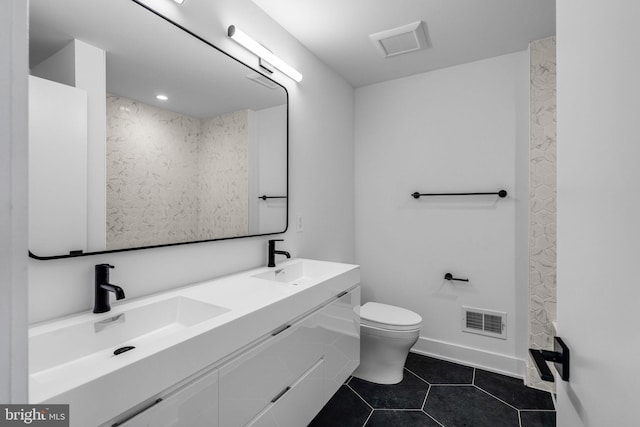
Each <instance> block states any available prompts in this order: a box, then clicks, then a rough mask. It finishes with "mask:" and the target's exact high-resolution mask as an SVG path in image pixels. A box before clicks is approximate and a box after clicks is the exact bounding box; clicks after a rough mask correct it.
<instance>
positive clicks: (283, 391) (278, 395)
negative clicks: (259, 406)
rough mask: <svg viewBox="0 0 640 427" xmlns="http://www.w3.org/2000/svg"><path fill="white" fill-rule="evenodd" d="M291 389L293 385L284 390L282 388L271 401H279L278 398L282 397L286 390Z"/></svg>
mask: <svg viewBox="0 0 640 427" xmlns="http://www.w3.org/2000/svg"><path fill="white" fill-rule="evenodd" d="M289 390H291V387H289V386H287V387H286V388H285V389H284V390H282V391H281V392H280V393H278V394H277V395H276V397H274V398H273V399H271V403H276V401H277V400H278V399H280V398H281V397H282V396H284V394H285V393H286V392H288V391H289Z"/></svg>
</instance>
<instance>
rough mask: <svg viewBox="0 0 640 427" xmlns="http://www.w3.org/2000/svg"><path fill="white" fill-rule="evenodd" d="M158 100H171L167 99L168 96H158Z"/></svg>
mask: <svg viewBox="0 0 640 427" xmlns="http://www.w3.org/2000/svg"><path fill="white" fill-rule="evenodd" d="M156 99H159V100H160V101H166V100H167V99H169V98H168V97H167V95H156Z"/></svg>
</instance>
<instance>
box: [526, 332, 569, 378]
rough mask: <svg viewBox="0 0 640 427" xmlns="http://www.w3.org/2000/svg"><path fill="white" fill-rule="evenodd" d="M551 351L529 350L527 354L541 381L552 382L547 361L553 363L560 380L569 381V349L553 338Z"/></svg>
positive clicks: (560, 339) (557, 338) (558, 338)
mask: <svg viewBox="0 0 640 427" xmlns="http://www.w3.org/2000/svg"><path fill="white" fill-rule="evenodd" d="M553 350H554V351H550V350H537V349H533V348H530V349H529V353H530V354H531V357H532V358H533V361H534V363H535V365H536V369H537V370H538V374H540V378H541V379H542V380H543V381H550V382H554V377H553V374H552V373H551V369H549V365H547V361H550V362H553V363H554V365H555V367H556V370H557V371H558V374H560V378H562V379H563V380H564V381H569V347H567V345H566V344H565V342H564V341H563V340H562V338H560V337H553Z"/></svg>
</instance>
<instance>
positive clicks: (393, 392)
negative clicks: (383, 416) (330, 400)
mask: <svg viewBox="0 0 640 427" xmlns="http://www.w3.org/2000/svg"><path fill="white" fill-rule="evenodd" d="M349 387H351V388H352V389H354V390H355V391H356V392H357V393H358V394H359V395H360V396H362V398H363V399H364V400H366V401H367V403H368V404H369V405H371V406H372V407H373V408H380V409H420V408H421V407H422V404H423V402H424V397H425V395H426V394H427V390H429V384H427V383H425V382H424V381H422V380H421V379H420V378H418V377H416V376H415V375H413V374H412V373H411V372H408V371H407V370H405V371H404V378H403V379H402V381H401V382H399V383H398V384H376V383H372V382H369V381H365V380H361V379H360V378H355V377H354V378H352V379H351V381H349Z"/></svg>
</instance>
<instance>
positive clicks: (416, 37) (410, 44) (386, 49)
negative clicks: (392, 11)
mask: <svg viewBox="0 0 640 427" xmlns="http://www.w3.org/2000/svg"><path fill="white" fill-rule="evenodd" d="M369 38H370V39H371V41H372V42H373V44H374V45H375V46H376V48H377V49H378V50H379V51H380V53H381V54H382V56H383V57H384V58H388V57H390V56H396V55H401V54H403V53H409V52H413V51H416V50H422V49H427V48H429V47H431V46H430V43H429V38H428V37H427V30H426V28H425V24H424V22H422V21H418V22H414V23H412V24H407V25H403V26H402V27H398V28H394V29H392V30H387V31H381V32H379V33H375V34H371V35H370V36H369Z"/></svg>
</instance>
